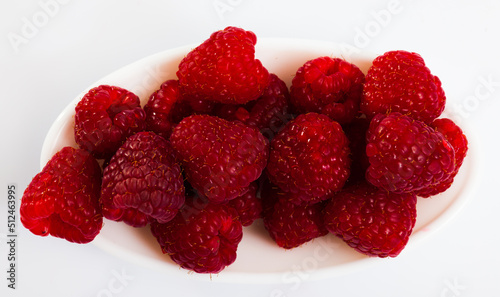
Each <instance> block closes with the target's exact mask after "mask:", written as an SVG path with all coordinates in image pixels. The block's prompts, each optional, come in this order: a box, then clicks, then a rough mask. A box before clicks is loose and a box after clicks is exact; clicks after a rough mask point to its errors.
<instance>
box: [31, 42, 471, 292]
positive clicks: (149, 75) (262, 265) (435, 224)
mask: <svg viewBox="0 0 500 297" xmlns="http://www.w3.org/2000/svg"><path fill="white" fill-rule="evenodd" d="M195 46H196V45H189V46H183V47H179V48H175V49H170V50H167V51H164V52H160V53H158V54H154V55H151V56H149V57H146V58H144V59H141V60H139V61H137V62H135V63H132V64H130V65H128V66H126V67H123V68H121V69H119V70H117V71H115V72H113V73H111V74H109V75H107V76H106V77H104V78H102V79H100V80H98V81H97V82H95V83H94V84H92V85H91V86H89V87H88V88H87V89H86V90H83V91H82V93H81V94H80V95H78V96H77V97H76V98H74V99H73V100H72V101H71V102H70V103H69V105H68V106H67V107H66V108H65V109H64V110H63V111H62V113H61V114H60V115H59V116H58V117H57V119H56V120H55V122H54V123H53V125H52V127H51V128H50V130H49V132H48V134H47V136H46V138H45V141H44V144H43V147H42V152H41V159H40V166H41V168H43V166H44V165H45V164H46V162H47V161H48V160H49V159H50V158H51V156H52V155H53V154H55V153H56V152H57V151H58V150H60V149H61V148H62V147H64V146H74V147H77V145H76V143H75V140H74V136H73V126H74V120H73V118H74V113H75V111H74V109H75V106H76V104H77V103H78V101H79V100H80V99H81V97H82V96H83V95H84V94H85V93H86V92H87V91H88V90H89V89H91V88H93V87H95V86H98V85H101V84H109V85H116V86H120V87H122V88H125V89H128V90H130V91H132V92H134V93H136V94H137V95H138V96H139V97H140V98H141V102H142V104H143V105H144V104H145V103H146V101H147V99H148V97H149V95H150V94H151V93H152V92H154V91H155V90H156V89H158V88H159V86H160V85H161V83H162V82H164V81H165V80H167V79H176V74H175V73H176V71H177V66H178V63H179V62H180V60H181V59H182V58H183V57H184V56H185V55H186V54H187V53H188V52H189V51H190V50H191V49H192V48H194V47H195ZM319 56H331V57H341V58H344V59H345V60H347V61H348V62H351V63H354V64H355V65H357V66H358V67H359V68H360V69H361V70H362V71H363V72H364V73H366V71H367V70H368V68H369V67H370V65H371V61H372V60H373V58H375V55H374V54H371V53H363V52H359V51H355V50H353V49H352V48H350V47H344V46H342V45H339V44H335V43H329V42H323V41H311V40H297V39H259V40H258V42H257V46H256V58H258V59H260V60H261V61H262V63H263V65H264V66H265V67H266V68H267V69H268V70H269V71H270V72H272V73H275V74H277V75H278V76H279V77H280V78H281V79H283V80H284V81H285V82H286V83H287V85H288V86H290V83H291V80H292V78H293V77H294V75H295V72H296V71H297V69H298V68H299V67H300V66H302V65H303V64H304V63H305V62H306V61H308V60H310V59H313V58H316V57H319ZM462 128H463V127H462ZM464 130H465V131H467V130H466V129H464ZM469 135H470V133H469V134H468V136H469ZM469 141H470V148H469V153H468V156H467V158H466V159H465V161H464V164H463V167H462V168H461V170H460V173H459V174H458V175H457V177H456V181H455V183H454V184H453V186H452V187H451V188H450V189H448V190H447V191H446V192H445V193H442V194H440V195H438V196H439V197H438V196H436V197H432V198H429V199H422V198H419V200H418V204H417V213H418V217H417V222H416V225H415V228H414V231H413V234H412V235H411V237H410V241H409V243H408V245H407V247H406V248H409V247H411V246H413V245H415V244H416V242H417V241H420V240H422V239H424V238H427V237H429V236H430V235H431V234H433V233H435V231H437V230H438V229H439V228H440V227H442V226H443V225H444V224H446V223H447V222H449V221H450V219H451V218H453V217H454V216H455V215H456V214H457V213H458V212H459V210H460V209H461V208H462V207H463V206H464V204H465V203H466V202H467V200H468V199H469V198H470V196H471V191H472V190H473V188H474V185H475V183H476V181H477V172H478V170H477V164H478V162H477V154H476V152H477V149H476V147H475V143H474V142H473V141H471V139H470V137H469ZM93 244H95V245H96V246H98V247H99V248H101V249H103V250H105V251H107V252H109V253H110V254H112V255H114V256H117V257H120V258H122V259H124V260H126V261H130V262H133V263H136V264H138V265H141V266H145V267H149V268H152V269H156V270H158V271H160V272H163V273H167V274H172V275H177V276H183V277H186V278H190V279H196V280H211V281H217V282H229V283H281V284H287V283H289V284H293V283H294V282H296V281H297V279H299V280H300V281H309V280H318V279H324V278H331V277H335V276H338V275H343V274H346V273H350V272H353V271H356V270H357V269H363V268H364V267H366V266H367V265H371V264H374V263H380V262H381V261H386V260H387V259H378V258H370V257H367V256H364V255H362V254H360V253H358V252H356V251H355V250H353V249H352V248H350V247H348V246H347V245H346V244H345V243H343V242H342V241H341V240H340V239H338V238H336V237H334V236H333V235H331V234H329V235H327V236H324V237H321V238H317V239H315V240H313V241H312V242H309V243H306V244H304V245H302V246H300V247H298V248H295V249H292V250H284V249H282V248H279V247H278V246H277V245H276V244H275V243H274V242H273V241H272V240H271V239H270V237H269V236H268V235H267V233H266V231H265V230H264V227H263V224H262V222H261V221H257V222H256V223H254V224H253V225H252V226H250V227H246V228H244V235H243V240H242V241H241V243H240V245H239V247H238V257H237V259H236V261H235V262H234V263H233V264H232V265H230V266H229V267H227V268H226V269H225V270H224V271H222V272H221V273H219V274H218V275H216V276H210V275H205V274H196V273H189V272H188V271H187V270H184V269H180V268H179V266H178V265H177V264H175V263H174V262H172V261H171V260H170V258H169V257H168V256H167V255H164V254H163V253H162V252H161V249H160V247H159V245H158V244H157V242H156V240H155V239H154V238H153V236H152V235H151V234H150V231H149V227H145V228H133V227H130V226H128V225H126V224H124V223H119V222H113V221H109V220H105V224H104V227H103V229H102V231H101V233H100V234H99V235H98V236H97V237H96V239H95V240H94V241H93ZM404 252H405V251H403V252H402V253H404Z"/></svg>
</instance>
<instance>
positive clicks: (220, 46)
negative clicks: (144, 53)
mask: <svg viewBox="0 0 500 297" xmlns="http://www.w3.org/2000/svg"><path fill="white" fill-rule="evenodd" d="M256 42H257V37H256V36H255V34H254V33H253V32H251V31H245V30H243V29H240V28H236V27H227V28H225V29H224V30H221V31H217V32H214V33H212V35H211V36H210V38H209V39H207V40H206V41H205V42H203V43H202V44H200V45H199V46H198V47H196V48H195V49H193V50H192V51H191V52H189V53H188V54H187V56H186V57H185V58H184V59H182V61H181V62H180V64H179V70H178V71H177V77H178V78H179V87H180V89H181V93H182V94H183V96H186V97H188V98H190V100H194V101H199V100H201V101H207V100H208V101H217V102H222V103H232V104H243V103H246V102H248V101H251V100H255V99H257V98H258V97H259V96H261V95H262V92H263V91H264V89H265V88H266V87H267V85H268V84H269V72H268V71H267V70H266V68H264V66H262V63H261V62H260V61H259V60H257V59H255V44H256Z"/></svg>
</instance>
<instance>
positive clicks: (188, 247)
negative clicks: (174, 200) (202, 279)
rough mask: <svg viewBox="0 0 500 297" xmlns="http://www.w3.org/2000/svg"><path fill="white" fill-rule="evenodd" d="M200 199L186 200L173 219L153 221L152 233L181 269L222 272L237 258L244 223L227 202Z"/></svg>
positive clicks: (164, 251) (199, 271)
mask: <svg viewBox="0 0 500 297" xmlns="http://www.w3.org/2000/svg"><path fill="white" fill-rule="evenodd" d="M191 198H192V197H191ZM198 199H201V198H197V199H194V200H193V199H187V200H186V204H185V205H184V206H183V207H182V208H181V210H180V211H179V213H178V214H177V216H175V218H174V219H173V220H172V221H170V222H168V223H164V224H160V223H158V222H153V223H151V232H152V234H153V236H154V237H155V238H156V239H157V241H158V243H159V244H160V246H161V249H162V251H163V253H166V254H168V255H169V256H170V258H171V259H172V260H173V261H174V262H175V263H177V264H179V265H180V266H181V267H182V268H185V269H189V270H193V271H195V272H198V273H219V272H220V271H222V270H223V269H224V268H225V267H226V266H228V265H230V264H232V263H233V262H234V261H235V260H236V251H237V248H238V244H239V243H240V241H241V239H242V236H243V231H242V225H241V222H240V221H239V220H238V214H237V213H236V210H234V209H233V208H231V207H229V206H228V205H226V204H213V203H209V202H207V201H197V200H198Z"/></svg>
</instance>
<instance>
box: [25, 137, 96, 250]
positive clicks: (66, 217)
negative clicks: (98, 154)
mask: <svg viewBox="0 0 500 297" xmlns="http://www.w3.org/2000/svg"><path fill="white" fill-rule="evenodd" d="M100 188H101V168H100V167H99V164H98V163H97V161H96V160H95V159H94V157H92V155H90V154H89V153H88V152H87V151H85V150H83V149H75V148H72V147H64V148H63V149H61V150H60V151H59V152H57V153H56V154H55V155H54V156H52V158H51V159H50V160H49V161H48V162H47V164H46V165H45V166H44V168H43V169H42V171H41V172H39V173H38V174H37V175H36V176H35V177H34V178H33V180H32V181H31V182H30V184H29V185H28V187H27V188H26V190H25V191H24V194H23V197H22V200H21V207H20V215H21V223H22V224H23V225H24V227H26V228H27V229H29V230H30V231H31V232H32V233H33V234H35V235H40V236H47V235H49V234H51V235H52V236H55V237H59V238H63V239H66V240H68V241H70V242H74V243H88V242H90V241H92V240H93V239H94V238H95V237H96V236H97V234H99V232H100V230H101V227H102V214H101V209H100V207H99V193H100Z"/></svg>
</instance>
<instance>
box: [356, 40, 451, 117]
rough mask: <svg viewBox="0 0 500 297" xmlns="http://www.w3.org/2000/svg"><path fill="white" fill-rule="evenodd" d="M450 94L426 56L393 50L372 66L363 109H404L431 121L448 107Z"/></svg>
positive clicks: (368, 111)
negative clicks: (432, 71) (426, 61)
mask: <svg viewBox="0 0 500 297" xmlns="http://www.w3.org/2000/svg"><path fill="white" fill-rule="evenodd" d="M445 103H446V96H445V93H444V91H443V88H442V86H441V81H440V80H439V78H438V77H437V76H435V75H433V74H432V73H431V71H430V70H429V68H428V67H427V66H426V65H425V62H424V60H423V59H422V57H421V56H420V55H419V54H417V53H412V52H408V51H401V50H399V51H389V52H386V53H385V54H383V55H381V56H379V57H377V58H375V59H374V60H373V65H372V66H371V67H370V68H369V69H368V72H367V74H366V81H365V85H364V89H363V97H362V100H361V110H362V112H363V113H364V114H366V115H367V116H368V117H369V118H370V119H371V118H373V117H374V116H375V115H376V114H378V113H382V114H387V113H390V112H400V113H402V114H405V115H408V116H411V117H412V118H414V119H416V120H420V121H423V122H425V123H427V124H429V123H431V122H432V121H433V120H434V119H436V118H437V117H438V116H439V115H441V113H442V112H443V110H444V107H445Z"/></svg>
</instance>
